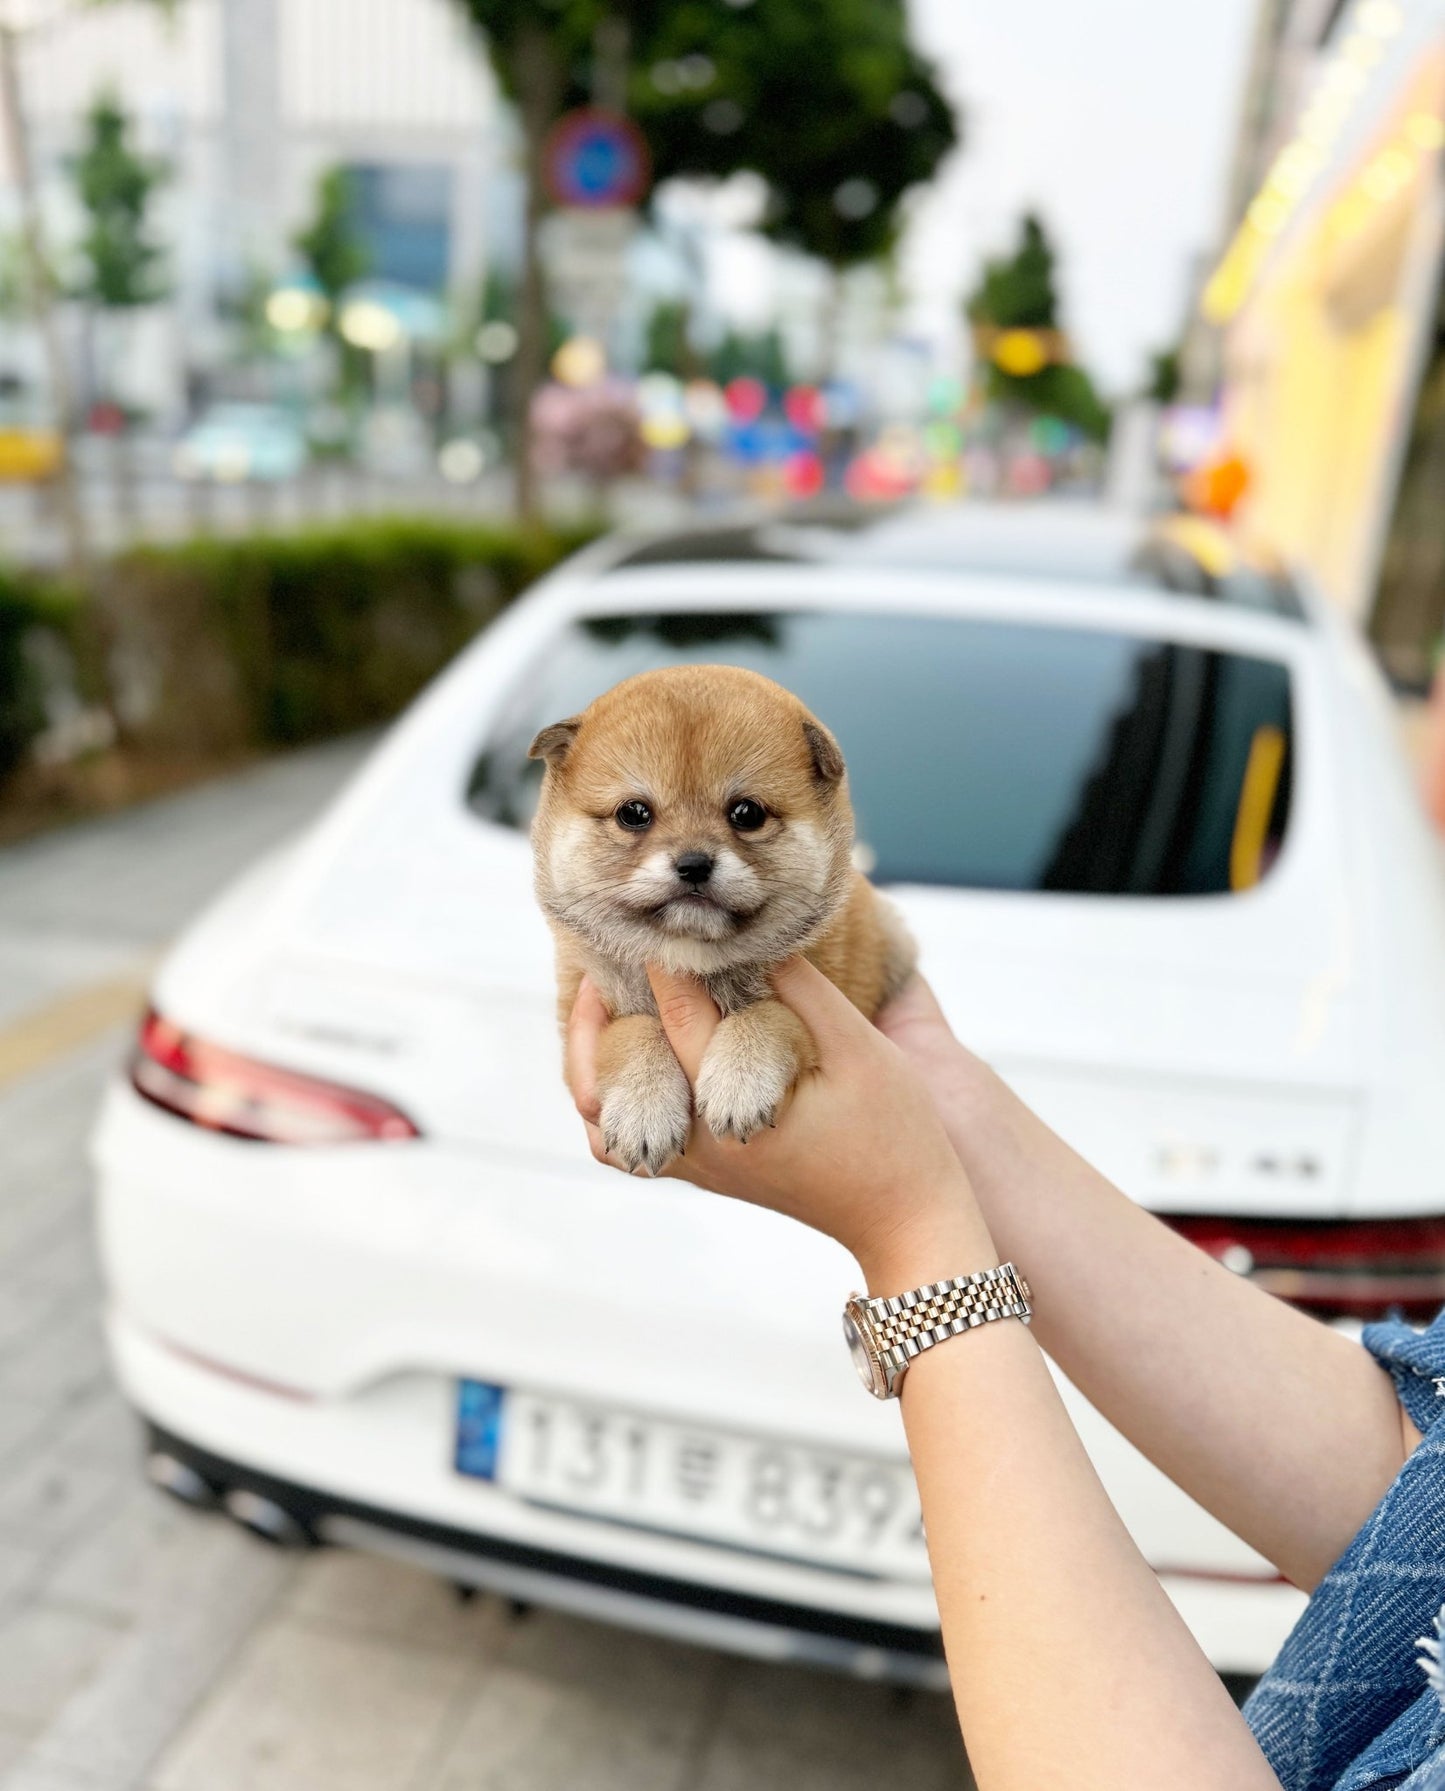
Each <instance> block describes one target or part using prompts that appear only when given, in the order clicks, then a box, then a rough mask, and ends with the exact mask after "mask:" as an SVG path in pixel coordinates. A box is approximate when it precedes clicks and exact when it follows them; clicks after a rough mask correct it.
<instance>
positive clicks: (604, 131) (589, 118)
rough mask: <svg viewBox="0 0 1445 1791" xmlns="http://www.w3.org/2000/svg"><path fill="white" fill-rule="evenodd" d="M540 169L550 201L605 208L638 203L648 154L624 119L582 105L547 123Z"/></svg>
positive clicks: (648, 176)
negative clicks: (549, 131) (551, 125)
mask: <svg viewBox="0 0 1445 1791" xmlns="http://www.w3.org/2000/svg"><path fill="white" fill-rule="evenodd" d="M542 171H543V179H544V181H545V183H546V186H547V191H548V193H549V194H550V195H551V197H552V200H553V203H554V204H557V205H565V206H570V207H576V208H579V209H582V210H586V211H607V210H613V209H615V208H617V207H619V206H632V205H636V204H637V203H638V201H639V200H640V199H641V198H642V197H643V195H644V194H645V193H646V191H647V189H648V186H649V184H650V182H651V179H652V158H651V156H650V155H649V154H648V149H647V139H646V138H645V137H644V136H643V134H642V132H641V131H640V130H638V128H637V126H636V125H635V124H634V123H633V122H632V120H631V119H630V118H624V117H623V115H622V114H621V113H620V112H608V111H604V110H603V109H602V108H601V107H599V106H584V107H582V108H580V109H579V110H578V111H575V112H568V113H567V115H566V116H565V117H564V118H560V119H558V121H557V123H556V124H555V125H554V126H553V127H552V132H551V135H550V136H549V137H548V139H547V143H546V147H545V149H544V150H543V155H542Z"/></svg>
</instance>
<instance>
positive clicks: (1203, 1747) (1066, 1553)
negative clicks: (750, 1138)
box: [865, 1214, 1278, 1791]
mask: <svg viewBox="0 0 1445 1791" xmlns="http://www.w3.org/2000/svg"><path fill="white" fill-rule="evenodd" d="M996 1260H997V1255H996V1254H995V1245H994V1244H993V1243H992V1242H990V1241H989V1240H988V1237H987V1234H986V1232H985V1231H984V1230H983V1228H982V1226H981V1225H980V1224H979V1223H978V1222H977V1220H976V1218H974V1219H971V1218H969V1217H968V1216H967V1215H966V1214H961V1216H960V1219H959V1222H958V1225H957V1227H956V1228H955V1229H954V1231H953V1232H952V1234H951V1235H950V1233H949V1231H948V1229H947V1228H945V1227H940V1228H939V1230H938V1231H937V1232H936V1233H935V1234H934V1235H930V1236H929V1237H927V1238H922V1239H916V1240H908V1239H900V1240H892V1241H891V1243H890V1247H889V1251H888V1254H887V1255H886V1256H885V1257H884V1258H883V1259H882V1260H878V1261H874V1262H872V1263H865V1269H866V1270H867V1273H868V1279H869V1284H870V1287H871V1288H872V1290H873V1291H874V1292H876V1293H884V1292H898V1291H900V1290H901V1289H902V1288H903V1287H909V1286H914V1285H918V1284H919V1283H921V1282H923V1281H928V1280H935V1279H937V1278H938V1276H939V1275H940V1274H943V1273H949V1274H957V1273H963V1272H965V1271H966V1270H969V1269H972V1268H975V1267H985V1266H989V1265H990V1264H991V1263H992V1262H993V1261H996ZM1035 1292H1036V1311H1040V1312H1041V1311H1042V1309H1043V1307H1044V1306H1045V1305H1046V1303H1047V1295H1046V1294H1040V1293H1039V1292H1038V1290H1035ZM902 1406H903V1417H904V1423H905V1426H906V1429H907V1433H908V1443H909V1450H910V1453H911V1455H912V1459H913V1467H914V1472H915V1475H916V1477H917V1480H918V1486H919V1492H920V1495H921V1497H922V1502H923V1516H924V1525H925V1529H926V1531H927V1535H928V1548H929V1556H930V1559H931V1562H932V1566H933V1579H934V1587H935V1591H936V1593H937V1597H938V1606H939V1613H940V1617H941V1620H942V1626H943V1637H944V1645H945V1648H946V1650H947V1654H948V1661H949V1667H950V1671H951V1676H952V1681H953V1688H954V1698H955V1701H956V1703H957V1706H958V1713H959V1720H960V1723H961V1725H962V1728H963V1733H964V1737H965V1740H966V1742H967V1744H968V1750H969V1758H970V1762H971V1764H972V1766H973V1769H974V1772H975V1775H976V1777H977V1780H978V1783H979V1785H980V1787H981V1788H982V1791H1038V1788H1039V1787H1040V1786H1047V1785H1068V1786H1069V1787H1070V1791H1095V1788H1097V1791H1117V1787H1119V1786H1121V1785H1168V1786H1169V1787H1171V1791H1255V1788H1256V1787H1258V1788H1259V1791H1266V1788H1268V1791H1278V1783H1277V1781H1276V1779H1275V1778H1274V1776H1273V1774H1272V1773H1271V1772H1270V1770H1269V1768H1268V1766H1267V1764H1266V1763H1265V1761H1264V1758H1263V1756H1262V1755H1261V1754H1260V1753H1259V1750H1258V1748H1257V1747H1256V1745H1255V1742H1254V1739H1253V1737H1252V1736H1251V1735H1250V1733H1249V1730H1248V1729H1247V1727H1246V1726H1245V1724H1244V1722H1243V1720H1242V1719H1241V1717H1240V1715H1239V1713H1238V1711H1237V1710H1236V1709H1235V1707H1234V1705H1233V1703H1232V1702H1231V1701H1230V1699H1229V1697H1228V1695H1227V1694H1226V1692H1225V1691H1224V1689H1223V1687H1222V1686H1221V1684H1220V1682H1219V1679H1218V1678H1217V1676H1216V1675H1215V1673H1214V1672H1213V1671H1212V1669H1211V1668H1210V1666H1209V1664H1208V1662H1207V1661H1206V1660H1205V1658H1204V1656H1203V1655H1202V1654H1201V1653H1200V1651H1199V1649H1198V1647H1197V1645H1196V1644H1195V1642H1194V1640H1193V1638H1192V1637H1191V1636H1190V1634H1189V1632H1188V1631H1187V1629H1186V1628H1185V1626H1184V1624H1183V1623H1182V1621H1181V1620H1180V1618H1179V1616H1178V1614H1177V1613H1176V1612H1175V1610H1174V1608H1173V1606H1172V1605H1171V1604H1170V1603H1169V1600H1168V1599H1167V1597H1166V1596H1165V1595H1164V1593H1163V1592H1162V1590H1161V1589H1160V1586H1159V1583H1158V1581H1157V1579H1156V1578H1155V1576H1154V1575H1153V1573H1152V1572H1151V1571H1150V1569H1149V1567H1148V1565H1147V1564H1146V1563H1145V1561H1144V1560H1143V1558H1142V1556H1141V1555H1140V1554H1139V1552H1138V1550H1137V1549H1136V1547H1135V1546H1134V1544H1133V1542H1132V1541H1131V1540H1130V1538H1129V1535H1128V1533H1127V1532H1126V1530H1125V1529H1124V1526H1123V1524H1122V1523H1121V1522H1120V1520H1119V1517H1118V1515H1117V1513H1116V1512H1115V1511H1114V1509H1113V1507H1112V1505H1111V1504H1110V1502H1109V1500H1108V1498H1107V1496H1106V1494H1105V1492H1104V1490H1103V1488H1102V1486H1101V1485H1100V1484H1099V1480H1098V1478H1097V1476H1096V1474H1095V1473H1094V1470H1093V1467H1092V1466H1091V1464H1090V1462H1089V1460H1088V1457H1087V1455H1086V1454H1085V1452H1084V1450H1083V1447H1082V1445H1081V1444H1080V1442H1079V1439H1078V1436H1077V1434H1076V1432H1075V1431H1074V1429H1073V1426H1072V1425H1071V1423H1070V1422H1069V1418H1068V1415H1067V1413H1066V1412H1065V1410H1064V1407H1063V1404H1062V1401H1061V1400H1060V1398H1059V1395H1058V1392H1057V1390H1056V1389H1055V1387H1054V1384H1053V1380H1052V1378H1051V1376H1050V1374H1049V1372H1048V1369H1047V1367H1046V1365H1045V1363H1044V1361H1043V1358H1042V1356H1041V1354H1040V1352H1039V1349H1038V1346H1037V1344H1036V1343H1035V1342H1034V1340H1033V1339H1032V1337H1031V1336H1030V1334H1029V1332H1028V1330H1026V1329H1025V1328H1024V1327H1023V1326H1022V1325H1020V1324H1018V1323H1016V1322H1013V1321H1009V1320H1004V1321H1000V1322H997V1323H994V1324H989V1325H984V1326H981V1327H979V1328H978V1329H976V1330H973V1331H970V1332H968V1333H967V1334H966V1335H963V1336H960V1337H957V1338H954V1339H952V1340H951V1341H949V1342H948V1343H945V1344H942V1345H940V1346H938V1347H937V1348H935V1349H933V1350H930V1351H928V1352H927V1353H926V1354H924V1355H922V1356H920V1357H919V1358H918V1360H917V1361H916V1362H915V1363H914V1364H913V1366H912V1367H911V1368H910V1369H909V1370H908V1373H907V1375H906V1376H905V1378H904V1382H903V1389H902Z"/></svg>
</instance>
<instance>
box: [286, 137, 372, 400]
mask: <svg viewBox="0 0 1445 1791" xmlns="http://www.w3.org/2000/svg"><path fill="white" fill-rule="evenodd" d="M291 246H292V247H293V248H294V249H295V251H296V253H297V254H298V255H299V256H300V257H301V261H302V265H303V266H304V267H305V269H306V271H307V273H308V274H310V276H311V278H312V279H313V280H314V281H315V282H316V286H317V289H318V290H319V291H320V293H321V296H322V297H323V298H324V299H325V301H326V315H325V320H324V322H323V323H322V329H323V330H324V331H325V333H326V335H327V337H328V338H329V340H330V341H331V342H332V343H334V344H335V352H336V357H337V364H338V366H339V369H340V375H341V389H342V391H343V393H350V392H354V391H355V390H356V389H357V388H358V387H359V386H360V384H361V382H362V380H363V379H364V377H365V361H364V358H363V356H362V353H361V351H360V350H358V349H356V348H354V347H353V346H352V345H351V343H349V342H348V341H347V340H346V338H345V337H344V336H343V335H342V333H341V299H342V295H343V294H344V293H345V291H346V289H347V287H349V286H354V285H355V284H356V282H357V281H358V280H360V279H362V278H364V277H365V275H366V272H367V269H368V268H369V267H370V266H371V256H370V254H369V252H368V250H367V247H366V243H365V241H364V240H363V239H362V236H361V234H360V232H359V231H358V230H357V227H356V207H355V203H354V200H353V196H352V182H351V176H350V174H349V173H348V172H347V170H346V169H345V168H327V169H324V170H323V171H322V173H321V174H320V176H319V177H318V178H317V182H316V197H315V209H314V211H313V214H312V218H311V222H310V223H309V224H307V225H306V227H305V228H304V229H302V230H298V231H297V232H296V234H295V236H293V237H292V239H291Z"/></svg>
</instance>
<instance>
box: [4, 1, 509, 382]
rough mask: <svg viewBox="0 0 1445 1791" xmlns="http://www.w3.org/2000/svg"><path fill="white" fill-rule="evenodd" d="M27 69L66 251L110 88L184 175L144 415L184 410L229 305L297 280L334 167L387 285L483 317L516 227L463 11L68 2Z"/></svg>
mask: <svg viewBox="0 0 1445 1791" xmlns="http://www.w3.org/2000/svg"><path fill="white" fill-rule="evenodd" d="M23 73H24V93H25V105H26V110H27V114H28V123H29V126H30V129H31V134H32V139H33V143H34V149H35V155H36V160H37V162H38V165H39V171H40V177H41V181H42V185H43V189H44V198H45V206H46V212H47V217H48V220H49V223H50V228H51V233H52V237H53V240H54V242H55V243H56V245H57V247H58V248H59V249H60V250H61V251H62V254H63V253H64V251H65V249H66V246H67V245H69V244H73V243H74V242H75V241H76V239H77V238H78V236H79V234H80V228H81V219H80V216H79V213H78V209H77V206H76V201H75V198H74V194H73V191H72V185H71V180H70V177H69V174H68V160H69V158H70V157H71V156H73V154H74V153H75V150H76V148H77V146H78V143H79V141H80V135H81V131H82V128H83V120H84V115H85V112H86V110H87V108H88V107H89V106H90V104H91V103H92V101H93V100H94V99H95V97H96V96H97V94H99V93H100V92H102V91H104V90H106V89H109V90H111V91H114V92H115V93H117V94H118V95H119V96H120V98H121V100H122V103H123V104H124V105H125V107H126V109H127V110H128V111H129V112H130V113H131V114H132V115H133V117H134V119H135V121H136V125H137V141H138V143H139V144H140V146H141V147H143V148H144V149H145V150H147V151H148V152H150V153H153V154H158V155H161V156H163V157H165V158H166V159H167V160H168V161H169V162H170V163H171V165H172V169H173V178H172V179H171V181H170V182H169V183H168V185H167V186H166V187H165V188H164V189H163V191H162V194H161V196H160V198H159V200H158V204H157V232H156V234H157V236H158V237H159V238H160V239H161V240H163V241H165V242H166V244H167V245H168V249H169V251H170V256H169V269H168V271H169V274H170V277H171V280H172V286H173V290H172V294H171V296H170V298H169V300H168V302H167V303H166V304H165V305H164V306H160V307H153V308H152V314H151V315H149V316H146V317H141V318H138V319H136V320H135V322H134V324H133V325H132V326H131V333H130V339H129V344H128V346H129V351H130V352H129V354H128V356H127V367H126V369H125V377H126V382H127V388H128V389H127V393H126V395H127V396H128V397H130V398H131V399H132V400H133V401H134V402H137V403H139V404H141V405H143V406H145V407H147V408H152V409H155V408H160V409H162V410H168V409H174V408H177V407H179V405H180V403H181V401H182V397H183V394H184V393H185V391H186V389H187V386H188V384H192V383H194V382H195V380H196V378H197V376H198V375H204V374H205V372H206V370H207V369H209V368H214V366H215V365H216V363H217V362H218V361H219V360H221V359H222V358H224V356H225V353H226V345H227V339H228V337H227V330H226V327H225V325H224V322H223V313H224V310H225V305H226V301H227V300H231V301H234V299H235V298H236V296H237V295H238V294H239V293H240V291H241V290H242V289H244V288H245V287H246V286H247V285H248V283H249V284H254V283H255V282H256V281H258V280H261V281H265V280H272V279H276V278H280V277H283V276H284V275H285V274H286V272H287V271H288V268H289V267H290V266H292V264H293V263H294V259H295V258H294V254H293V251H292V249H291V247H290V242H291V238H292V236H293V235H294V233H295V231H296V230H297V229H298V228H299V227H301V225H302V224H303V223H304V222H305V221H306V219H307V216H308V213H309V211H310V209H311V206H312V203H313V194H314V189H315V186H316V182H317V179H318V177H319V175H320V174H321V173H322V172H323V171H324V170H325V169H327V168H330V167H333V166H337V165H340V166H344V167H346V168H348V169H350V170H352V171H353V172H354V175H355V182H354V191H355V193H356V195H357V204H358V220H357V221H358V224H359V227H360V230H361V233H362V235H363V236H364V238H365V240H366V243H367V248H368V251H369V255H370V260H371V273H372V276H373V277H375V278H376V279H379V280H382V281H385V282H391V283H396V284H399V285H401V286H404V287H414V288H419V289H421V290H423V291H426V292H430V293H435V294H440V293H443V292H450V293H452V294H454V295H456V296H458V297H459V298H460V299H461V300H462V303H463V305H464V306H468V307H474V306H475V304H476V302H477V295H478V293H479V290H480V286H481V282H482V279H483V276H484V271H485V266H486V261H487V255H488V246H489V245H496V244H498V243H500V244H501V245H502V246H503V248H504V249H505V248H506V247H507V246H508V239H509V238H510V237H513V236H515V233H516V229H517V225H516V224H515V222H514V219H515V217H516V216H517V214H518V213H519V209H520V199H519V192H518V183H517V177H516V176H515V174H514V173H513V172H512V171H511V161H512V156H511V150H510V141H509V138H508V135H507V126H506V122H505V114H504V113H503V112H502V110H501V109H500V108H499V107H498V104H497V98H496V92H495V87H494V84H493V81H492V78H491V75H490V71H489V69H488V66H487V63H486V58H485V55H484V54H483V52H482V50H481V47H480V45H479V44H478V42H477V40H476V39H475V37H473V36H471V35H469V33H468V30H467V28H466V26H465V23H464V20H463V17H462V12H461V9H460V7H458V6H457V5H455V4H454V0H177V4H176V6H175V7H174V9H173V11H172V13H171V15H170V16H169V17H167V16H166V14H165V12H164V10H163V9H162V8H161V7H159V6H156V5H154V4H148V3H146V0H117V3H115V4H112V5H108V6H106V7H104V8H100V7H97V8H93V9H88V8H86V7H84V6H82V5H81V4H79V3H78V0H70V5H69V9H68V14H67V16H64V17H63V18H62V19H61V21H60V22H58V23H56V24H54V25H52V26H51V27H50V28H49V29H47V30H46V31H45V32H44V33H43V34H37V35H36V37H35V40H34V41H33V42H31V43H28V44H27V46H26V49H25V51H24V63H23ZM177 325H179V326H180V327H179V328H178V327H176V326H177Z"/></svg>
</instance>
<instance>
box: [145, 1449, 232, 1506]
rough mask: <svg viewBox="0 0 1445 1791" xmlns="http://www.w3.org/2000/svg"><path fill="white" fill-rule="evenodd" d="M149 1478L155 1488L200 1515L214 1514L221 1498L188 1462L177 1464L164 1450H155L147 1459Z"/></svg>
mask: <svg viewBox="0 0 1445 1791" xmlns="http://www.w3.org/2000/svg"><path fill="white" fill-rule="evenodd" d="M146 1478H147V1479H148V1480H149V1481H150V1483H151V1485H152V1486H156V1487H159V1488H160V1490H161V1491H162V1492H163V1493H169V1494H170V1496H171V1497H172V1498H173V1499H179V1500H180V1502H181V1504H182V1505H189V1506H191V1507H192V1508H193V1509H194V1510H197V1511H214V1510H215V1508H216V1506H217V1505H219V1504H220V1502H221V1495H220V1493H219V1492H218V1491H217V1490H216V1488H215V1487H214V1486H212V1485H211V1483H210V1481H209V1480H206V1479H203V1478H202V1477H201V1475H199V1474H198V1473H197V1472H196V1470H195V1469H194V1468H193V1467H191V1466H190V1464H189V1463H188V1462H184V1461H177V1460H176V1458H175V1456H174V1455H168V1454H167V1453H166V1451H165V1450H164V1449H152V1450H151V1452H150V1454H149V1455H148V1456H147V1457H146Z"/></svg>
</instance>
